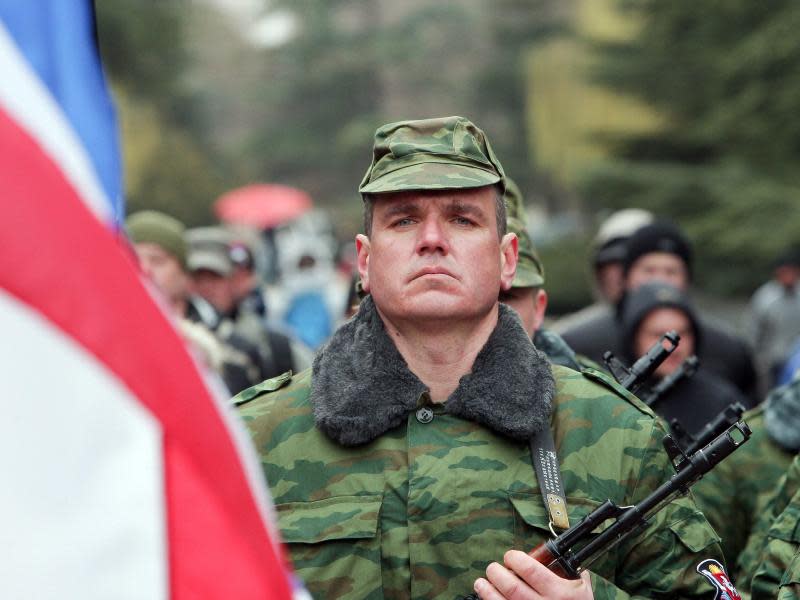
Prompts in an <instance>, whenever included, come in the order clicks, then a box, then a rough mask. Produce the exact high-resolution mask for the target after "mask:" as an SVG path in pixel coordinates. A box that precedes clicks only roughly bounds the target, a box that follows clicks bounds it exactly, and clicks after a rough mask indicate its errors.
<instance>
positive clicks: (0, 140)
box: [0, 0, 291, 600]
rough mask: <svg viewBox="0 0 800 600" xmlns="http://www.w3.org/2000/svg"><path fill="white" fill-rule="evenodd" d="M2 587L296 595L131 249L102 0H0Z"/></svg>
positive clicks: (31, 591) (231, 420)
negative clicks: (104, 50)
mask: <svg viewBox="0 0 800 600" xmlns="http://www.w3.org/2000/svg"><path fill="white" fill-rule="evenodd" d="M0 82H2V83H0V207H1V208H2V212H0V332H1V333H0V336H2V337H0V406H2V411H0V597H2V598H37V599H41V598H59V599H62V598H81V599H82V600H85V599H94V598H104V599H105V598H115V599H120V598H148V599H160V598H176V599H181V598H237V599H242V598H259V599H262V598H276V599H283V598H290V597H291V592H290V584H289V582H288V579H287V573H286V571H285V569H284V561H283V558H282V553H281V550H280V548H279V547H278V546H277V545H276V544H275V543H274V542H273V540H274V539H276V537H275V536H274V535H273V531H272V530H271V527H272V526H271V522H272V521H271V517H270V514H269V510H270V509H269V507H270V504H269V499H268V497H267V493H266V487H265V486H264V483H263V480H262V479H261V475H260V470H259V468H258V465H257V464H256V460H255V457H254V454H253V452H252V450H251V449H250V448H249V446H248V444H249V441H248V440H247V439H246V434H244V433H243V430H242V428H241V427H240V426H239V424H238V422H237V421H236V419H235V416H233V415H231V414H229V412H228V409H227V408H226V406H225V405H224V403H223V402H222V401H221V399H218V398H215V397H214V396H213V395H212V394H211V393H210V392H209V390H208V389H207V388H206V386H205V385H204V384H203V381H202V379H201V376H200V374H199V371H198V368H197V366H196V365H195V363H194V362H193V361H192V359H191V358H190V356H189V355H188V353H187V352H186V350H185V348H184V346H183V344H182V342H181V340H180V338H179V336H178V335H177V334H176V332H175V331H174V329H173V328H172V326H171V324H170V322H169V320H168V319H167V317H166V316H165V315H164V314H163V313H162V311H161V310H160V309H159V308H158V307H157V306H156V304H155V303H154V302H153V300H152V299H151V297H150V296H149V294H148V292H147V291H146V289H145V287H144V286H143V284H142V283H141V281H140V279H139V277H138V274H137V271H136V268H135V266H134V265H133V263H132V260H131V259H130V257H129V256H128V254H127V253H126V251H125V250H124V249H123V246H122V244H121V242H120V240H119V237H118V233H117V225H118V223H119V222H120V220H121V217H122V212H123V204H122V200H121V197H122V194H121V173H120V154H119V148H118V143H117V133H116V125H115V116H114V110H113V105H112V103H111V101H110V98H109V95H108V92H107V89H106V85H105V81H104V78H103V74H102V69H101V65H100V60H99V57H98V50H97V44H96V39H95V23H94V11H93V8H92V4H91V2H88V1H81V0H35V1H26V0H0Z"/></svg>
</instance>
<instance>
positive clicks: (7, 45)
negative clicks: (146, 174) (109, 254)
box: [0, 21, 112, 222]
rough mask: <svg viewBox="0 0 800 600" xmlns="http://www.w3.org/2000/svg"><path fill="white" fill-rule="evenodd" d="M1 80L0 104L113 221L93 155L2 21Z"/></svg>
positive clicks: (83, 195) (103, 215) (99, 212)
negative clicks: (89, 153)
mask: <svg viewBox="0 0 800 600" xmlns="http://www.w3.org/2000/svg"><path fill="white" fill-rule="evenodd" d="M0 81H3V82H5V84H4V85H0V106H2V107H3V108H4V109H5V110H6V111H7V112H8V114H9V116H11V117H12V118H13V119H15V120H16V121H17V123H19V125H20V126H21V127H23V128H24V129H25V130H26V131H27V132H28V134H29V135H30V136H31V137H32V138H33V139H34V140H36V142H37V143H38V144H39V146H40V147H41V148H42V150H43V151H44V152H45V153H46V154H47V155H48V156H50V158H51V159H52V160H53V161H54V162H55V163H56V164H57V165H58V166H59V168H60V169H61V172H62V173H64V176H65V177H66V178H67V180H68V181H69V182H70V183H71V184H72V186H73V187H74V188H75V190H76V191H77V193H78V195H79V196H80V197H81V198H82V199H83V201H84V202H85V203H86V204H87V206H89V208H90V209H91V210H92V212H93V213H94V214H95V215H97V217H98V218H99V219H101V220H102V221H104V222H109V221H110V220H111V218H112V214H111V212H112V209H111V206H112V204H111V202H110V201H109V200H108V199H107V198H106V195H105V192H104V191H103V188H102V186H101V185H100V180H99V179H98V178H97V174H96V172H95V170H94V166H93V165H92V161H91V158H90V157H89V155H88V153H87V152H86V149H85V147H84V146H83V144H82V143H81V141H80V139H79V138H78V135H77V134H76V133H75V130H74V129H73V127H72V125H71V124H70V122H69V120H68V119H67V117H66V116H65V115H64V112H63V111H62V110H61V107H60V106H59V105H58V103H57V102H56V101H55V99H54V98H53V97H52V95H51V94H50V91H49V90H48V89H47V87H46V86H45V85H44V84H43V83H42V81H41V80H40V79H39V77H38V76H37V74H36V72H35V71H34V70H33V69H32V68H31V66H30V65H29V64H28V61H27V60H26V59H25V57H24V56H23V55H22V53H21V52H20V51H19V48H17V45H16V44H15V43H14V39H13V38H12V37H11V35H10V34H9V33H8V30H7V29H6V28H5V26H4V25H3V23H2V22H1V21H0ZM9 82H13V85H9Z"/></svg>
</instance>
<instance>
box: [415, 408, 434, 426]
mask: <svg viewBox="0 0 800 600" xmlns="http://www.w3.org/2000/svg"><path fill="white" fill-rule="evenodd" d="M417 421H419V422H420V423H423V424H424V423H430V422H431V421H433V411H432V410H431V409H430V408H429V407H427V406H423V407H422V408H420V409H419V410H418V411H417Z"/></svg>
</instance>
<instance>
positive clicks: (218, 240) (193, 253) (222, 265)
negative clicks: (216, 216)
mask: <svg viewBox="0 0 800 600" xmlns="http://www.w3.org/2000/svg"><path fill="white" fill-rule="evenodd" d="M186 238H187V240H188V242H189V257H188V261H187V262H188V265H189V270H190V271H200V270H203V269H204V270H208V271H212V272H214V273H217V274H218V275H222V276H223V277H227V276H228V275H230V274H231V273H232V272H233V262H232V261H231V256H230V246H229V244H230V240H231V235H230V233H229V232H227V231H225V230H224V229H222V228H221V227H197V228H195V229H190V230H188V231H187V232H186Z"/></svg>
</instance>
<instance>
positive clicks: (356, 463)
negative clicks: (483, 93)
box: [235, 117, 720, 600]
mask: <svg viewBox="0 0 800 600" xmlns="http://www.w3.org/2000/svg"><path fill="white" fill-rule="evenodd" d="M504 185H505V177H504V174H503V170H502V167H501V166H500V163H499V162H498V161H497V159H496V158H495V156H494V154H493V152H492V150H491V148H490V146H489V144H488V142H487V141H486V139H485V137H484V135H483V132H482V131H481V130H479V129H478V128H477V127H475V126H474V125H473V124H472V123H470V122H469V121H467V120H466V119H463V118H461V117H449V118H445V119H429V120H424V121H404V122H400V123H394V124H390V125H386V126H384V127H382V128H380V129H379V130H378V131H377V133H376V141H375V148H374V155H373V162H372V165H371V166H370V168H369V170H368V171H367V174H366V176H365V177H364V180H363V181H362V184H361V187H360V191H361V193H362V195H363V196H364V202H365V231H366V235H359V236H357V248H358V266H359V273H360V276H361V278H362V281H363V285H364V289H365V291H367V292H369V296H367V297H366V298H365V299H364V301H363V302H362V303H361V305H360V307H359V310H358V312H357V314H356V315H355V316H354V317H353V318H352V319H351V320H350V321H348V322H347V323H346V324H345V325H343V326H342V327H341V328H340V329H339V330H338V331H337V332H336V333H335V334H334V336H333V337H332V338H331V340H330V341H329V342H328V344H327V345H326V346H324V347H323V348H322V349H321V350H320V352H319V353H318V354H317V357H316V359H315V361H314V365H313V368H312V370H311V371H306V372H304V373H301V374H300V375H297V376H292V374H291V373H287V374H285V375H283V376H281V377H278V378H275V379H272V380H268V381H265V382H264V383H262V384H259V385H258V386H255V387H254V388H251V389H250V390H247V391H245V392H243V393H242V394H240V395H239V396H238V397H237V398H236V399H235V401H236V402H237V403H238V404H239V405H240V406H241V414H242V416H243V417H244V419H245V421H246V423H247V425H248V427H249V429H250V431H251V434H252V437H253V440H254V442H255V444H256V447H257V449H258V451H259V452H260V455H261V461H262V465H263V468H264V472H265V474H266V477H267V480H268V482H269V485H270V488H271V490H272V494H273V496H274V499H275V502H276V504H277V511H278V521H279V525H280V529H281V533H282V536H283V539H284V541H285V542H286V543H287V545H288V548H289V551H290V553H291V557H292V560H293V563H294V567H295V569H296V571H297V573H298V575H299V576H300V577H301V578H302V579H303V580H304V581H305V583H306V585H307V587H308V589H309V591H310V592H311V593H312V595H313V596H314V597H316V598H337V599H344V600H347V599H359V600H363V599H365V598H398V599H399V598H404V599H406V598H414V599H421V598H426V599H430V598H442V599H447V600H452V599H453V598H455V597H457V596H462V595H464V594H467V593H469V592H471V591H472V590H473V589H475V590H476V591H477V592H478V593H479V595H480V596H481V597H482V598H484V599H490V598H502V597H504V596H503V595H502V594H506V595H508V596H509V597H511V593H512V588H516V589H517V592H518V593H519V594H520V595H519V596H514V597H529V596H528V595H530V597H534V596H533V594H534V593H535V592H536V593H540V594H542V595H543V596H551V595H552V596H557V597H574V598H579V597H580V598H591V597H596V598H628V597H629V595H638V596H642V597H649V598H654V597H655V598H677V597H687V598H692V597H701V596H708V595H709V593H710V588H709V587H708V584H707V583H706V580H705V578H704V577H703V576H701V575H700V574H698V572H697V570H696V569H697V565H698V564H699V563H700V562H701V561H702V560H703V559H705V558H708V557H719V556H720V549H719V546H718V544H717V538H716V536H715V535H714V533H713V531H712V530H711V528H710V526H709V525H708V523H707V522H706V520H705V518H704V517H703V516H702V514H701V513H700V512H699V511H698V510H697V508H696V506H695V505H694V502H693V500H692V499H691V498H690V497H684V498H680V499H677V500H675V501H673V502H671V503H670V504H669V505H668V506H667V507H666V508H665V509H664V510H662V511H661V512H659V513H658V514H657V515H656V516H655V517H654V518H653V520H652V523H651V524H650V526H649V527H648V528H647V529H646V530H644V531H642V532H640V533H638V534H637V535H636V536H634V537H632V538H630V539H627V540H625V541H623V542H622V543H621V544H619V545H618V546H616V547H615V548H614V549H613V550H611V551H609V552H606V553H604V554H603V555H602V556H601V557H599V559H598V560H597V561H596V562H595V563H594V564H593V565H592V572H591V574H590V573H588V572H585V573H584V575H583V576H582V577H581V579H579V580H577V581H568V580H565V579H562V578H560V577H558V576H556V575H554V574H552V573H550V572H549V571H548V570H547V569H546V568H544V567H543V566H542V565H540V564H538V563H536V562H535V561H534V560H533V559H531V558H530V557H528V556H527V554H525V553H523V552H514V551H510V552H507V551H509V549H511V548H516V549H520V550H529V549H531V548H533V547H534V546H536V545H538V544H539V543H541V542H542V541H543V540H545V539H547V538H548V537H549V536H550V533H549V518H548V514H547V509H546V507H545V504H544V500H543V497H542V495H541V493H540V488H539V485H538V482H537V478H536V475H535V472H534V469H533V467H532V463H531V457H530V448H529V440H530V438H531V437H532V436H533V435H535V434H537V433H538V432H541V431H550V432H551V433H552V436H553V438H554V442H555V450H556V453H557V457H558V462H559V464H560V469H561V476H562V481H563V484H564V488H565V491H566V499H567V512H568V515H569V519H570V521H571V523H573V524H574V523H576V522H577V521H578V520H580V519H581V518H582V517H583V516H584V515H586V514H588V513H589V512H590V511H591V510H593V509H594V508H596V507H597V506H598V505H599V504H600V503H601V502H604V501H605V500H607V499H612V500H613V501H615V502H617V503H618V504H620V505H628V504H633V503H636V502H638V501H639V500H641V499H642V498H643V497H644V496H646V495H647V494H648V493H650V492H652V491H653V490H654V489H655V488H656V487H657V486H658V485H660V484H661V483H663V482H664V481H666V480H667V479H668V478H669V477H670V476H671V474H672V468H671V465H670V463H669V460H668V458H667V456H666V454H665V453H664V452H663V450H662V448H661V439H662V437H663V436H664V433H665V432H664V429H663V428H662V426H661V425H659V423H658V422H657V421H656V419H654V418H653V414H652V413H651V412H650V411H649V410H648V409H647V408H646V407H644V406H643V405H642V404H641V403H638V402H635V401H634V398H633V397H632V396H630V395H629V394H627V393H626V392H625V391H624V390H622V389H621V388H619V387H618V386H617V385H616V384H615V383H614V382H613V381H612V380H610V379H609V378H607V377H605V376H603V375H602V374H592V375H587V374H582V373H578V372H576V371H573V370H571V369H566V368H563V367H560V366H551V365H550V364H549V363H548V362H547V360H546V359H545V357H544V356H543V355H542V354H541V353H540V352H538V351H537V350H536V349H535V347H534V346H533V344H531V342H530V338H529V337H528V335H527V333H526V332H525V330H524V329H523V328H522V326H521V324H520V320H519V318H518V317H517V315H516V314H515V313H514V312H513V311H512V310H511V309H509V308H508V307H506V306H505V305H502V304H500V303H498V302H497V297H498V294H499V292H500V290H501V289H507V288H508V287H510V285H511V281H512V279H513V277H514V269H515V264H516V238H515V237H514V235H513V234H507V233H506V232H505V225H506V223H505V208H504V205H503V201H502V196H501V193H502V189H503V187H504ZM546 428H547V429H546ZM603 526H604V525H601V526H600V529H602V528H603ZM506 552H507V553H506ZM504 553H506V555H505V558H504ZM495 560H504V561H505V564H504V565H501V564H499V563H493V562H492V561H495ZM487 565H489V566H488V568H487ZM484 570H486V575H485V578H484V577H482V575H483V573H484ZM534 590H535V592H534ZM536 597H539V596H536Z"/></svg>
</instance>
